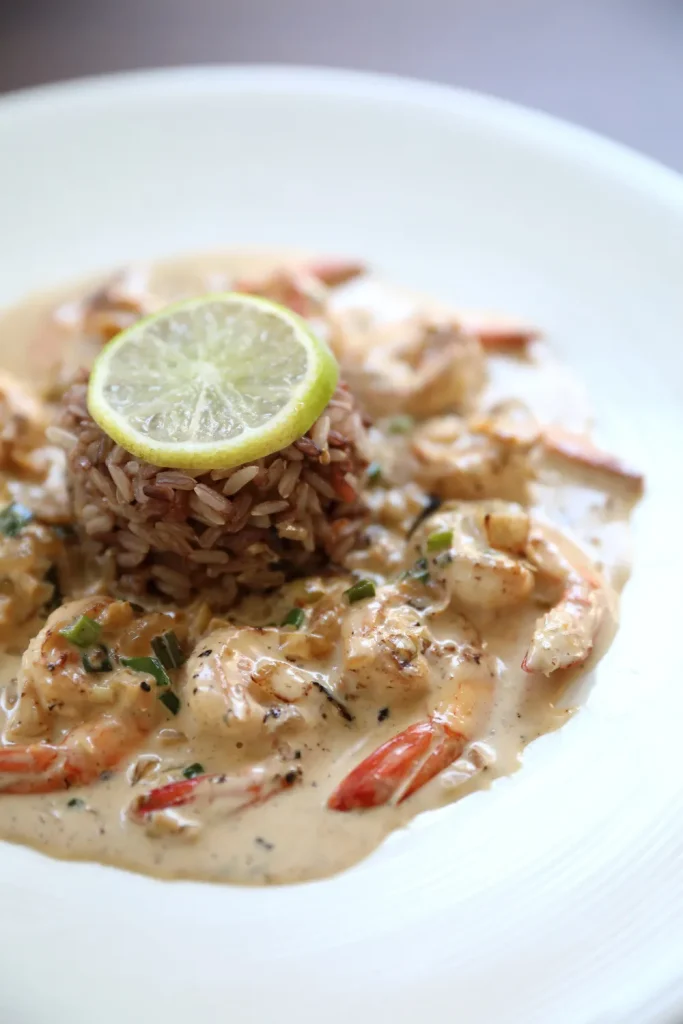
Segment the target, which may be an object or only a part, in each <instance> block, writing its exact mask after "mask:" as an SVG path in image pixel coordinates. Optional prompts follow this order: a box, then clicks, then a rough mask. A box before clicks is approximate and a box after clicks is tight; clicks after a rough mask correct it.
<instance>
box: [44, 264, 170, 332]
mask: <svg viewBox="0 0 683 1024" xmlns="http://www.w3.org/2000/svg"><path fill="white" fill-rule="evenodd" d="M160 305H162V302H161V300H160V299H159V298H157V297H156V296H155V295H153V294H152V292H151V291H150V288H149V275H148V273H147V271H146V270H145V269H144V268H143V267H126V268H124V269H123V270H120V271H119V272H118V273H116V274H114V275H113V276H112V277H110V278H109V279H108V280H106V281H105V282H104V283H103V284H101V285H100V286H99V287H98V288H96V289H95V290H94V291H92V292H90V293H89V294H88V295H86V296H85V298H83V299H81V300H79V301H76V302H67V303H65V304H64V305H63V306H60V307H59V308H58V309H57V311H56V312H55V319H56V320H57V321H58V322H59V323H60V324H62V325H64V326H65V327H68V328H71V329H72V330H74V329H75V330H77V331H79V332H81V333H83V334H85V335H87V336H89V337H92V338H93V339H97V340H98V341H100V342H107V341H110V340H111V339H112V338H113V337H114V336H115V335H116V334H118V333H119V331H123V330H124V329H125V328H126V327H130V326H131V325H132V324H134V323H136V321H138V320H139V319H140V318H141V317H143V316H147V315H148V314H149V313H153V312H154V311H155V310H156V309H158V308H159V307H160Z"/></svg>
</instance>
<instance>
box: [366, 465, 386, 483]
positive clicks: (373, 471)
mask: <svg viewBox="0 0 683 1024" xmlns="http://www.w3.org/2000/svg"><path fill="white" fill-rule="evenodd" d="M366 476H367V478H368V482H369V483H371V484H376V483H377V482H378V481H379V480H380V479H381V476H382V467H381V466H380V464H379V462H371V463H370V465H369V466H368V471H367V473H366Z"/></svg>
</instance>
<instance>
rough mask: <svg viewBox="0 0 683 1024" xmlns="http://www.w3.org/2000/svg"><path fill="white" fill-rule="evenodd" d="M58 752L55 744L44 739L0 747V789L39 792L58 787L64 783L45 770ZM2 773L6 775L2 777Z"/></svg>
mask: <svg viewBox="0 0 683 1024" xmlns="http://www.w3.org/2000/svg"><path fill="white" fill-rule="evenodd" d="M59 753H60V751H59V749H58V748H57V747H52V746H50V745H49V744H47V743H33V744H31V745H30V746H24V747H19V746H16V747H3V748H0V793H40V792H50V791H51V790H54V789H60V788H62V787H63V786H64V783H63V782H62V781H61V780H60V779H59V778H58V777H57V776H56V775H55V774H54V773H52V772H49V771H48V769H50V768H52V767H53V766H54V763H55V761H56V760H57V758H58V756H59ZM43 773H45V774H44V775H43ZM5 775H7V776H9V778H3V776H5ZM41 775H43V778H41ZM17 776H19V778H17ZM22 776H24V777H23V778H22Z"/></svg>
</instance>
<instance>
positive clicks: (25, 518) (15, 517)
mask: <svg viewBox="0 0 683 1024" xmlns="http://www.w3.org/2000/svg"><path fill="white" fill-rule="evenodd" d="M32 519H33V512H31V510H30V509H29V508H26V506H25V505H20V504H19V502H18V501H13V502H12V504H11V505H8V506H7V508H4V509H3V510H2V512H0V532H2V533H4V535H5V536H6V537H16V535H17V534H18V533H20V532H21V530H23V528H24V527H25V526H28V524H29V523H30V522H31V520H32Z"/></svg>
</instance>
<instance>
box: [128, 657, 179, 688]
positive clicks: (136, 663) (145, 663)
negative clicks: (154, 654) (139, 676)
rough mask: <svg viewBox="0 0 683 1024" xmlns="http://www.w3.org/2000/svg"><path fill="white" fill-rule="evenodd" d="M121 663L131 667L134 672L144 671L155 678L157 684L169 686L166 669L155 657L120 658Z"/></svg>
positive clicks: (169, 681)
mask: <svg viewBox="0 0 683 1024" xmlns="http://www.w3.org/2000/svg"><path fill="white" fill-rule="evenodd" d="M120 661H121V664H122V665H125V666H126V668H132V669H133V671H134V672H145V673H146V674H147V675H148V676H153V677H154V679H156V683H157V686H170V685H171V680H170V679H169V678H168V674H167V672H166V669H165V668H164V666H163V665H162V664H161V662H160V661H157V659H156V658H121V659H120Z"/></svg>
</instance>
